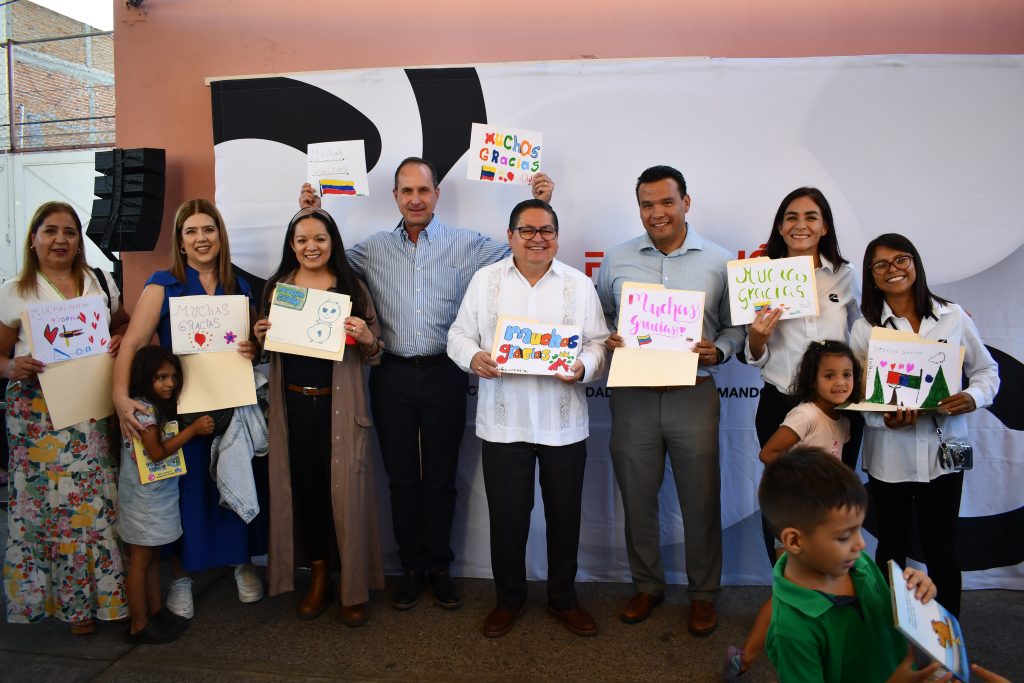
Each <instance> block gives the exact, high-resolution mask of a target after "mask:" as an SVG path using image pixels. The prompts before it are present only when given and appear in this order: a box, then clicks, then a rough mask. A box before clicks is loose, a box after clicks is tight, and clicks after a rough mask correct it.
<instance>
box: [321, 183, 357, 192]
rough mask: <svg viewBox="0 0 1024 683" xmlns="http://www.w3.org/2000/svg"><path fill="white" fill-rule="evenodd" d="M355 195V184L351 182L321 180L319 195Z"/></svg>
mask: <svg viewBox="0 0 1024 683" xmlns="http://www.w3.org/2000/svg"><path fill="white" fill-rule="evenodd" d="M355 193H356V184H355V183H354V182H352V181H351V180H321V181H320V194H321V195H328V194H351V195H354V194H355Z"/></svg>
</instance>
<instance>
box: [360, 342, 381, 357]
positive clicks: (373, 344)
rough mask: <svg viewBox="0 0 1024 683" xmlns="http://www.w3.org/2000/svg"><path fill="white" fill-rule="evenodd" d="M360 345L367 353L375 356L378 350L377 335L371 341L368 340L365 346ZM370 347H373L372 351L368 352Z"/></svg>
mask: <svg viewBox="0 0 1024 683" xmlns="http://www.w3.org/2000/svg"><path fill="white" fill-rule="evenodd" d="M360 346H361V347H362V349H363V350H364V351H366V353H367V355H370V356H376V355H377V354H378V353H379V352H380V339H378V338H377V337H374V338H373V341H372V342H370V343H369V344H367V345H365V346H363V345H362V344H360ZM370 349H373V353H370Z"/></svg>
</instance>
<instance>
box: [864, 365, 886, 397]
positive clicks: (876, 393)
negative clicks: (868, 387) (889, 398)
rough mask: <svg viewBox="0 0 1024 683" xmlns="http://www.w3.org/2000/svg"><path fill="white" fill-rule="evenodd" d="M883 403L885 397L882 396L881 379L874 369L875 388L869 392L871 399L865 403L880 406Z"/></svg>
mask: <svg viewBox="0 0 1024 683" xmlns="http://www.w3.org/2000/svg"><path fill="white" fill-rule="evenodd" d="M883 401H885V396H884V395H883V394H882V378H881V376H880V374H879V372H878V369H877V368H876V369H875V386H874V389H873V390H872V391H871V397H870V398H869V399H868V400H867V402H868V403H879V404H881V403H882V402H883Z"/></svg>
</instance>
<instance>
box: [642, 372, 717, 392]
mask: <svg viewBox="0 0 1024 683" xmlns="http://www.w3.org/2000/svg"><path fill="white" fill-rule="evenodd" d="M709 379H711V377H709V376H707V375H701V376H700V377H698V378H697V381H696V382H694V383H693V385H689V384H685V385H677V386H672V387H647V388H648V389H650V390H651V391H657V392H658V393H661V394H667V393H668V392H670V391H678V390H679V389H692V388H693V387H695V386H697V385H700V384H704V382H707V381H708V380H709Z"/></svg>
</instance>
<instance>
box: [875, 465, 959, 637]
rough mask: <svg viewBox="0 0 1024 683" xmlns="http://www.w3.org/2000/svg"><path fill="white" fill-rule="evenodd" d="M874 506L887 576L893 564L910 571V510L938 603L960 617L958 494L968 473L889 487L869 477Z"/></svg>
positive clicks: (881, 564)
mask: <svg viewBox="0 0 1024 683" xmlns="http://www.w3.org/2000/svg"><path fill="white" fill-rule="evenodd" d="M868 478H869V479H870V483H871V485H870V486H869V487H868V490H869V491H870V492H871V503H872V504H873V505H874V506H875V518H876V520H877V527H878V549H877V550H876V551H875V562H876V563H877V564H878V566H879V567H881V569H882V573H883V574H884V575H885V576H886V578H888V577H889V570H888V567H887V566H886V564H887V563H888V562H889V560H895V561H896V563H897V564H899V565H900V566H901V567H903V568H904V569H906V567H907V554H908V553H909V552H910V530H911V519H912V516H911V512H912V511H913V512H916V513H917V514H916V517H917V530H918V533H919V535H920V537H921V549H922V550H923V551H924V563H925V564H926V565H928V576H929V577H930V578H931V580H932V581H933V582H934V583H935V588H936V589H937V590H938V594H937V595H936V596H935V599H936V600H938V601H939V603H941V604H942V606H943V607H945V608H946V609H948V610H949V611H950V612H952V613H953V615H954V616H957V617H959V616H960V584H961V578H960V561H959V560H958V559H957V555H956V527H957V521H958V520H959V518H960V494H961V492H962V491H963V486H964V473H963V472H953V473H950V474H943V475H942V476H941V477H937V478H935V479H932V480H931V481H927V482H916V481H905V482H898V483H890V482H885V481H879V480H878V479H875V478H874V477H872V476H870V475H868Z"/></svg>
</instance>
